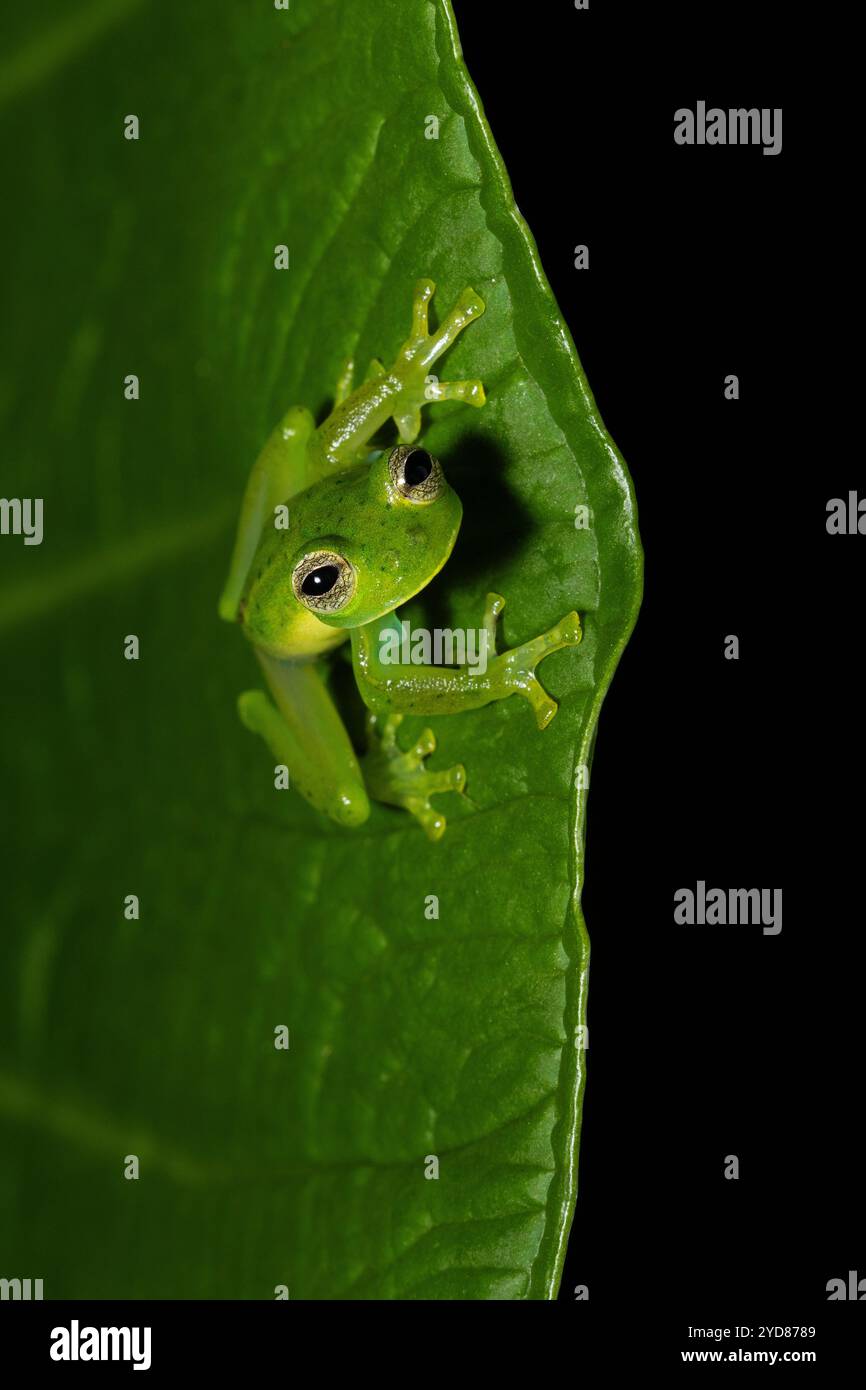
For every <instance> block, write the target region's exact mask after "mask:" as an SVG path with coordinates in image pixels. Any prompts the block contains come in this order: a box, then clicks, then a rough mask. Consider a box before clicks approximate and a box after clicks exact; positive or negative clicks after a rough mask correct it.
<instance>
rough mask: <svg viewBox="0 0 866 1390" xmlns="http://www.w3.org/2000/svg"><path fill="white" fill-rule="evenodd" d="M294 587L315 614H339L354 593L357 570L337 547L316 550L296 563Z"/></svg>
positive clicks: (299, 598)
mask: <svg viewBox="0 0 866 1390" xmlns="http://www.w3.org/2000/svg"><path fill="white" fill-rule="evenodd" d="M292 588H293V589H294V591H295V598H296V599H297V600H298V602H299V603H302V604H303V605H304V607H305V608H309V609H310V610H311V611H312V612H313V613H338V612H339V610H340V609H341V608H345V606H346V604H347V603H348V602H349V599H350V598H351V597H352V595H353V594H354V592H355V571H354V569H353V568H352V566H351V565H350V564H349V561H348V560H347V559H346V557H345V556H344V555H338V554H337V552H336V551H335V550H316V551H314V552H313V554H311V555H305V556H304V558H303V560H299V561H298V563H297V564H296V565H295V568H294V570H293V571H292Z"/></svg>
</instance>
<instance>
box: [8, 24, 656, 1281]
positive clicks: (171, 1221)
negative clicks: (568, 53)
mask: <svg viewBox="0 0 866 1390" xmlns="http://www.w3.org/2000/svg"><path fill="white" fill-rule="evenodd" d="M7 9H8V10H9V17H8V19H7V20H6V24H7V26H8V27H9V29H10V32H9V33H8V34H7V36H6V42H5V43H4V46H3V52H4V54H5V57H4V59H3V66H2V70H0V103H2V105H0V136H2V159H3V167H4V191H5V195H6V196H5V199H4V201H5V204H6V209H7V217H6V219H4V220H5V222H6V227H5V238H6V244H5V246H4V262H3V263H4V266H5V267H7V269H11V271H12V274H11V275H10V276H9V281H10V283H9V284H8V285H7V287H6V296H5V297H6V310H5V326H6V329H7V332H6V334H5V335H4V337H5V339H6V345H5V355H4V358H3V362H2V376H0V412H2V419H3V426H4V440H5V443H4V468H3V471H4V484H3V491H4V494H5V495H6V496H8V497H12V496H18V497H25V496H27V497H43V498H44V499H45V538H44V542H43V544H42V545H41V546H30V547H24V546H23V545H22V542H21V539H20V538H15V537H12V536H3V537H2V538H0V560H2V564H3V579H4V585H3V595H2V600H0V642H2V647H3V664H4V694H5V697H6V698H5V700H4V719H3V744H4V749H5V769H4V799H5V800H6V803H7V807H8V808H9V809H10V810H11V811H12V816H11V818H10V824H9V827H8V829H7V830H6V833H5V834H4V839H3V847H4V851H5V855H6V859H5V864H4V868H3V884H4V897H5V898H6V904H7V909H8V911H7V913H6V916H7V922H6V924H5V928H4V937H3V947H2V953H3V966H4V969H3V976H2V990H3V996H2V1002H3V1007H2V1015H0V1018H2V1022H0V1028H2V1062H0V1124H2V1155H3V1157H2V1166H0V1173H2V1178H0V1266H2V1272H3V1273H4V1275H5V1276H10V1277H11V1276H13V1275H20V1276H22V1277H25V1276H33V1277H37V1276H38V1277H42V1278H44V1280H45V1292H46V1296H47V1297H64V1296H77V1297H102V1296H107V1295H114V1296H123V1297H140V1296H150V1295H154V1296H160V1297H249V1298H269V1297H272V1296H273V1291H274V1288H275V1286H276V1285H278V1284H286V1285H288V1286H289V1288H290V1290H291V1296H292V1297H295V1298H339V1297H359V1298H393V1297H442V1298H454V1297H469V1298H522V1297H549V1296H551V1295H552V1294H553V1293H554V1292H555V1290H556V1287H557V1282H558V1278H559V1273H560V1270H561V1265H562V1259H563V1255H564V1248H565V1242H566V1238H567V1233H568V1227H569V1222H570V1218H571V1213H572V1209H573V1203H574V1199H575V1177H576V1155H577V1139H578V1129H579V1117H580V1101H581V1093H582V1086H583V1061H584V1056H585V1054H584V1052H583V1051H582V1049H581V1048H580V1047H579V1046H576V1045H575V1040H576V1030H577V1029H578V1028H579V1027H580V1025H581V1023H582V1021H583V1019H584V1007H585V994H586V968H587V951H588V948H587V938H586V933H585V930H584V925H583V920H582V918H581V914H580V890H581V884H582V879H583V832H584V809H585V793H584V792H583V791H576V790H575V785H574V773H575V768H576V767H579V766H580V765H581V764H585V763H588V762H589V758H590V753H591V746H592V740H593V737H594V730H595V721H596V716H597V714H598V708H599V704H600V701H601V698H602V696H603V693H604V690H605V688H606V686H607V684H608V682H609V680H610V677H611V673H612V671H613V668H614V666H615V663H616V661H617V658H618V656H619V653H620V651H621V649H622V646H623V644H624V642H625V640H626V638H627V636H628V633H629V631H630V628H631V626H632V623H633V621H634V618H635V614H636V610H637V605H638V601H639V590H640V573H641V568H640V565H641V562H640V549H639V544H638V539H637V533H636V519H635V509H634V499H633V495H632V491H631V487H630V483H629V480H628V477H627V475H626V473H625V471H624V468H623V465H622V462H621V460H620V459H619V456H618V455H617V453H616V450H615V448H614V446H613V445H612V443H611V441H610V439H609V438H608V436H607V435H606V433H605V431H604V428H603V426H602V425H601V422H600V420H599V418H598V414H597V412H596V409H595V406H594V404H593V401H592V398H591V396H590V394H589V391H588V388H587V385H586V382H585V380H584V378H583V376H582V373H581V370H580V366H579V364H578V362H577V359H576V356H575V353H574V348H573V345H572V342H571V339H570V337H569V334H568V331H567V329H566V328H565V326H564V324H563V323H562V320H561V319H560V317H559V315H558V312H557V309H556V305H555V304H554V302H553V299H552V297H551V294H550V290H549V288H548V286H547V283H546V281H545V279H544V276H543V273H542V271H541V269H540V266H539V262H538V257H537V253H536V249H535V246H534V244H533V242H532V239H531V237H530V235H529V233H528V231H527V228H526V226H525V225H524V223H523V221H522V220H521V218H520V216H519V214H518V213H517V211H516V208H515V206H514V202H513V199H512V195H511V192H510V188H509V184H508V181H507V177H506V174H505V171H504V168H503V166H502V164H501V161H500V159H499V156H498V154H497V151H496V149H495V147H494V145H493V142H492V139H491V135H490V132H489V130H488V128H487V126H486V125H485V122H484V118H483V115H482V112H481V109H480V106H479V103H478V98H477V96H476V94H475V91H474V89H473V88H472V86H471V84H470V82H469V80H468V78H467V75H466V71H465V69H464V67H463V64H462V61H461V58H460V51H459V46H458V41H457V35H456V32H455V27H454V20H453V17H452V14H451V11H450V8H449V6H448V4H447V3H446V0H378V3H377V4H376V5H371V4H365V5H360V4H357V3H350V2H349V0H332V3H330V4H324V3H321V2H319V3H315V4H314V3H312V0H309V2H308V0H293V3H292V5H291V8H290V9H289V10H288V11H287V12H286V11H281V10H277V9H274V8H271V7H269V6H268V5H267V4H257V5H253V4H237V3H234V4H222V5H216V6H214V5H209V6H207V7H206V9H205V12H204V17H203V16H202V14H201V13H199V12H197V11H196V7H194V6H185V5H178V4H173V3H171V0H162V3H151V4H148V5H147V6H146V7H145V6H143V5H141V4H137V3H131V2H130V3H121V0H115V2H114V3H102V0H99V2H97V0H91V3H89V4H87V5H83V6H79V7H77V11H76V12H75V13H72V14H70V13H69V9H70V7H67V6H60V5H55V6H44V5H42V6H38V7H7ZM129 114H135V115H137V116H138V117H139V120H140V138H139V140H138V141H132V140H127V139H125V138H124V134H123V120H124V117H125V116H127V115H129ZM431 115H435V116H436V117H437V118H438V120H439V123H440V125H439V136H438V139H431V138H427V136H428V133H429V132H430V131H431V129H432V127H431V123H430V122H429V121H428V120H427V118H428V117H429V116H431ZM10 214H11V215H10ZM280 243H285V244H286V245H287V246H288V247H289V249H290V269H288V270H287V271H278V270H276V269H275V268H274V247H275V246H276V245H278V244H280ZM420 275H429V276H432V277H433V278H434V279H435V280H436V282H437V284H438V291H437V297H436V300H435V306H434V307H435V308H436V309H437V310H438V312H439V313H440V314H441V313H443V312H444V311H445V309H447V307H448V306H449V304H450V302H451V300H452V298H453V297H454V296H455V295H456V294H457V293H458V292H459V290H460V289H461V288H462V287H463V286H464V285H465V284H472V285H474V286H475V287H476V288H477V289H478V290H479V291H480V292H481V293H482V294H483V296H484V298H485V300H486V301H487V306H488V308H487V312H486V314H485V316H484V317H483V318H482V319H481V320H479V321H478V323H477V324H475V325H473V326H472V327H471V328H470V329H469V330H468V331H467V332H466V333H465V334H464V335H463V337H462V338H461V340H460V342H459V343H458V344H457V346H456V347H455V348H454V349H453V351H452V353H451V354H450V356H449V358H448V359H447V361H446V363H445V364H444V366H445V367H447V371H444V375H446V376H448V377H455V376H457V377H459V376H480V377H481V378H482V379H483V380H484V382H485V385H486V387H487V391H488V396H489V403H488V405H487V406H486V408H485V409H484V410H483V411H471V410H469V409H467V408H466V407H463V406H460V405H456V404H453V405H447V406H439V407H435V408H434V409H433V410H431V411H430V412H428V423H427V430H428V433H427V435H426V440H427V442H428V443H429V445H430V447H431V448H433V449H435V451H436V453H437V454H438V455H439V456H440V457H441V458H442V459H443V461H444V464H445V468H446V472H447V474H448V477H449V479H450V481H451V482H452V483H453V485H454V486H455V487H456V489H457V491H458V492H459V493H460V495H461V496H462V498H463V501H464V507H465V521H464V527H463V531H462V533H461V537H460V540H459V541H458V545H457V549H456V551H455V553H454V556H453V558H452V560H451V561H450V563H449V564H448V566H447V567H446V569H445V570H444V571H443V572H442V574H441V575H440V576H439V577H438V579H437V580H436V581H435V583H434V585H433V586H432V587H431V588H430V590H429V591H427V593H426V594H424V595H423V596H422V598H421V600H419V601H418V602H417V603H416V605H415V606H414V610H413V612H414V615H415V616H418V615H421V614H423V615H425V617H426V618H427V619H428V620H429V621H431V622H439V620H440V619H445V618H447V619H448V620H449V622H457V623H461V624H466V625H472V626H474V625H477V622H478V620H479V616H480V612H481V607H482V603H483V599H484V595H485V592H486V591H487V590H488V588H494V589H496V590H498V591H500V592H502V593H504V594H505V595H506V598H507V609H506V613H505V618H504V635H505V639H506V641H507V642H508V644H509V645H515V644H517V643H518V642H521V641H523V640H525V639H527V638H529V637H530V636H533V635H534V634H535V633H536V632H538V631H540V630H541V629H543V628H544V627H546V626H549V625H550V624H551V623H553V622H554V621H556V620H557V619H559V618H560V617H562V616H563V615H564V614H565V613H566V612H567V611H568V610H569V609H571V608H577V609H578V610H579V611H580V613H581V615H582V616H583V618H584V624H585V638H584V641H583V644H582V646H581V647H580V648H579V649H577V650H576V651H566V652H560V653H557V654H556V655H555V656H553V657H550V658H549V659H548V660H547V661H546V662H545V663H544V665H543V667H542V668H541V675H542V678H543V680H544V683H545V684H546V685H547V687H548V689H550V690H551V692H552V693H554V694H555V695H556V696H557V698H558V699H560V701H561V709H560V713H559V715H558V717H557V719H556V720H555V721H554V723H553V724H552V725H551V727H550V728H549V729H548V730H546V731H545V732H544V733H539V732H538V731H537V729H536V728H535V724H534V720H533V718H532V714H531V711H530V710H529V708H528V706H527V705H526V704H525V703H524V702H523V701H521V700H519V699H517V698H514V699H511V700H509V701H507V702H504V703H501V704H498V705H494V706H491V707H489V708H487V709H484V710H480V711H477V712H475V713H472V714H467V715H464V716H460V717H451V718H442V719H439V720H438V721H434V727H435V732H436V735H437V738H438V740H439V747H438V750H437V752H436V754H435V755H434V756H433V758H432V760H431V765H432V766H440V767H445V766H448V765H449V764H450V763H452V762H454V761H462V762H464V763H465V764H466V767H467V770H468V776H469V785H468V791H469V798H470V799H469V800H468V801H467V802H465V803H463V802H460V801H458V799H457V798H455V797H453V796H452V797H448V798H444V799H443V800H442V802H441V806H442V809H443V810H444V811H445V812H446V814H447V815H448V817H449V829H448V832H447V834H446V836H445V838H444V839H443V840H442V841H441V843H439V844H437V845H433V844H430V843H429V842H428V841H427V840H426V839H425V837H424V835H423V834H422V833H421V831H420V830H419V828H418V827H417V825H415V824H414V823H413V822H412V821H411V820H410V818H409V817H408V816H406V815H404V814H402V813H400V812H397V811H394V810H390V809H387V808H383V807H377V808H375V809H374V812H373V815H372V818H371V820H370V821H369V823H368V824H367V826H365V827H364V829H363V830H362V831H360V832H358V831H355V832H343V831H341V830H340V829H338V828H337V827H335V826H333V825H331V824H330V823H327V822H325V821H324V820H323V819H322V818H321V817H320V816H318V815H317V814H316V813H315V812H314V811H312V810H311V808H310V807H308V806H307V805H306V804H305V803H304V802H302V801H301V800H300V799H299V798H296V797H295V796H294V794H293V793H284V792H278V791H276V790H275V789H274V786H273V769H272V765H271V763H272V760H271V759H270V758H269V757H268V754H267V752H266V750H265V749H264V746H263V745H262V744H260V743H259V742H258V741H256V740H254V739H253V738H252V737H251V736H250V735H249V734H248V733H247V732H246V731H245V730H244V729H243V728H242V727H241V726H240V724H239V723H238V721H237V718H236V714H235V699H236V695H237V693H238V692H239V691H240V690H242V689H244V688H246V687H248V686H250V685H251V684H255V683H256V680H257V674H256V667H255V663H254V661H253V659H252V654H251V652H250V650H249V649H248V647H247V646H246V644H245V643H244V642H243V640H242V638H241V636H240V634H239V633H238V632H237V631H235V630H233V629H231V628H230V627H227V626H225V625H224V624H221V623H220V622H219V621H218V619H217V617H216V599H217V595H218V593H219V589H220V586H221V582H222V579H223V574H224V569H225V565H226V561H227V555H228V549H229V545H230V539H231V530H232V522H233V515H234V512H235V509H236V507H237V503H238V499H239V496H240V492H241V489H242V487H243V483H244V478H245V474H246V470H247V469H248V467H249V464H250V462H251V459H252V458H253V457H254V455H255V453H256V451H257V449H258V447H259V445H260V444H261V441H262V439H263V438H264V436H265V435H266V433H267V432H268V430H269V429H270V428H271V427H272V425H273V423H274V421H275V420H276V419H277V418H278V417H279V415H280V414H281V413H282V412H283V411H284V410H285V408H286V407H287V406H288V405H289V404H291V403H292V402H300V403H304V404H308V405H310V406H311V407H312V408H313V409H314V410H316V411H321V410H323V409H324V408H326V407H327V404H328V401H329V397H330V395H331V393H332V383H333V382H334V381H335V380H336V377H337V374H338V370H339V366H340V363H341V360H342V359H343V358H344V357H346V356H349V355H352V356H354V357H355V358H356V359H357V360H358V361H359V362H360V363H364V362H366V361H367V360H368V359H369V358H370V357H371V356H373V355H374V354H375V355H379V356H382V357H386V358H387V356H389V355H390V354H392V353H393V352H394V350H395V349H396V347H397V345H398V344H399V342H400V341H401V339H402V337H403V336H405V331H406V327H407V314H408V302H409V294H410V290H411V286H412V283H413V281H414V280H415V279H416V278H417V277H418V276H420ZM128 373H135V374H137V375H138V376H139V377H140V382H141V398H140V400H138V401H128V400H125V399H124V394H123V382H124V378H125V376H126V375H127V374H128ZM580 504H587V505H588V506H589V507H590V511H591V523H592V524H591V526H590V528H589V529H586V530H579V529H576V528H575V525H574V517H575V508H576V506H578V505H580ZM130 633H135V634H137V635H138V637H139V639H140V643H141V655H140V659H139V660H138V661H137V662H136V661H127V660H125V659H124V655H123V639H124V637H125V636H126V635H127V634H130ZM346 674H348V673H347V672H346ZM344 698H345V700H346V701H347V709H348V708H350V707H353V708H357V704H358V701H357V697H356V696H354V698H353V692H352V691H351V690H350V689H347V690H346V691H345V692H344ZM421 723H422V721H420V720H414V721H410V720H407V721H406V724H405V725H404V729H405V730H406V738H407V739H408V738H410V737H412V735H413V734H414V733H416V732H417V730H418V729H419V728H420V727H421ZM127 894H137V895H138V896H139V897H140V901H141V917H140V920H139V921H127V920H126V919H125V917H124V913H123V902H124V898H125V896H126V895H127ZM430 895H436V896H437V897H438V899H439V916H438V919H435V918H434V919H431V918H429V917H428V916H427V915H425V902H426V900H427V899H428V897H429V896H430ZM280 1024H285V1025H287V1026H288V1028H289V1029H290V1032H291V1047H290V1049H289V1050H288V1051H278V1050H276V1049H275V1047H274V1029H275V1027H276V1026H277V1025H280ZM128 1154H137V1155H138V1156H139V1158H140V1164H141V1176H140V1178H139V1180H138V1181H137V1182H136V1181H127V1180H125V1179H124V1176H123V1164H124V1158H125V1156H126V1155H128ZM428 1155H436V1156H438V1159H439V1178H438V1180H432V1179H428V1178H425V1158H426V1156H428Z"/></svg>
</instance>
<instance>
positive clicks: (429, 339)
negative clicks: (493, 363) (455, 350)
mask: <svg viewBox="0 0 866 1390" xmlns="http://www.w3.org/2000/svg"><path fill="white" fill-rule="evenodd" d="M434 289H435V286H434V284H433V281H432V280H419V281H418V283H417V284H416V286H415V292H414V297H413V300H412V323H411V327H410V330H409V336H408V338H407V339H406V341H405V342H404V343H403V345H402V347H401V348H400V350H399V352H398V353H397V356H396V358H395V359H394V363H393V365H392V367H391V368H390V370H387V371H386V370H385V368H383V367H382V365H381V363H380V362H378V361H376V360H375V359H374V361H373V362H372V363H371V366H370V371H369V373H368V376H367V380H366V381H365V382H364V383H363V384H362V385H361V386H359V387H358V388H357V390H355V391H351V392H349V393H348V394H347V390H348V382H349V380H350V377H349V376H347V373H346V371H344V373H343V375H342V376H341V378H340V389H338V392H337V399H336V402H335V405H334V409H333V410H332V411H331V414H330V415H329V416H328V417H327V419H326V420H324V421H323V423H322V424H321V425H320V426H319V428H318V429H317V430H316V431H315V434H313V435H312V437H311V438H310V440H309V443H308V445H307V449H308V454H309V459H310V462H309V469H310V472H311V473H313V474H315V473H316V472H319V473H328V472H331V471H332V470H333V469H334V468H347V467H350V466H351V465H352V464H353V463H355V462H357V461H359V460H361V459H363V456H364V454H365V453H366V450H367V448H368V446H369V441H370V440H371V439H372V437H373V435H374V434H375V433H376V431H377V430H378V429H380V428H381V426H382V425H384V424H385V423H386V422H387V421H388V420H389V419H393V420H394V421H395V423H396V425H397V429H398V431H399V433H400V438H401V439H402V441H403V443H405V444H411V443H412V441H413V440H414V439H416V438H417V436H418V432H419V430H420V428H421V408H422V406H424V405H425V404H430V403H431V402H434V401H448V400H460V401H465V402H466V403H467V404H468V405H474V406H482V405H483V404H484V387H483V386H482V384H481V382H480V381H440V382H435V381H432V382H431V381H428V377H429V376H430V374H431V368H432V367H433V364H434V363H435V362H436V361H437V360H438V359H439V358H440V357H441V356H442V354H443V353H444V352H446V351H447V349H448V348H449V347H450V346H451V344H452V343H453V342H454V341H455V339H456V338H457V337H458V336H459V334H460V333H462V332H463V329H464V328H466V327H467V325H468V324H470V323H471V322H472V321H473V320H474V319H477V318H479V317H480V315H481V314H483V312H484V301H483V300H482V299H481V297H480V295H478V294H476V292H475V290H473V289H468V288H467V289H465V290H464V291H463V293H462V294H461V295H460V297H459V298H458V300H457V302H456V304H455V305H454V306H453V308H452V309H451V310H450V312H449V313H448V314H446V316H445V318H444V319H443V320H442V323H441V324H440V325H439V327H438V328H437V329H435V330H434V331H433V332H432V333H431V332H430V329H429V324H428V316H427V311H428V306H429V304H430V300H431V298H432V295H433V291H434Z"/></svg>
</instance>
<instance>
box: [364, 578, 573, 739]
mask: <svg viewBox="0 0 866 1390" xmlns="http://www.w3.org/2000/svg"><path fill="white" fill-rule="evenodd" d="M504 606H505V600H504V599H503V598H502V597H501V595H499V594H488V596H487V604H486V607H485V611H484V618H483V622H482V627H481V629H480V632H479V643H478V648H477V650H478V653H479V656H480V652H481V649H482V647H483V649H484V651H485V653H486V660H485V662H484V663H483V665H484V669H482V662H481V660H480V659H479V660H478V661H477V662H476V663H475V664H474V665H463V666H457V667H452V666H422V665H418V666H416V665H410V664H408V663H402V664H401V663H399V662H393V663H392V662H391V661H389V660H388V659H387V655H388V654H390V653H391V652H392V651H393V650H394V622H395V620H394V615H393V614H386V615H385V617H384V618H380V619H378V620H377V621H376V622H373V623H368V624H366V625H365V626H364V627H359V628H354V629H353V630H352V662H353V665H354V669H355V679H356V681H357V683H358V689H359V690H360V692H361V696H362V698H363V700H364V703H365V704H366V705H367V707H368V708H369V709H371V710H373V711H374V713H383V712H386V711H388V712H392V711H399V712H401V713H405V714H426V715H432V714H457V713H459V712H460V711H462V710H470V709H479V708H480V707H481V706H483V705H489V704H490V703H491V702H492V701H493V700H504V699H507V697H508V696H509V695H522V696H523V698H524V699H525V700H528V701H529V703H530V705H531V706H532V708H533V710H534V712H535V718H536V722H537V724H538V727H539V729H544V728H546V727H547V725H548V724H549V723H550V721H551V719H553V717H554V715H555V714H556V711H557V704H556V701H555V700H554V699H552V698H551V696H550V695H548V693H547V691H546V690H545V689H544V687H543V686H542V684H541V682H540V681H539V679H538V677H537V675H536V674H535V668H536V666H538V664H539V662H541V661H543V660H544V658H545V657H546V656H549V655H550V654H551V652H556V651H559V650H560V649H561V648H562V647H576V646H577V644H578V643H579V642H580V639H581V636H582V633H581V626H580V618H579V617H578V615H577V613H567V614H566V616H565V617H564V618H562V619H561V620H560V621H559V622H558V623H556V624H555V625H554V626H553V627H552V628H550V629H549V630H548V631H547V632H544V633H542V634H541V636H540V637H534V638H533V639H532V640H531V641H529V642H524V643H522V645H521V646H519V647H514V648H512V650H510V651H506V652H502V653H501V655H496V622H497V619H498V617H499V614H500V613H501V612H502V609H503V608H504ZM491 655H492V660H490V659H489V658H490V657H491Z"/></svg>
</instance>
